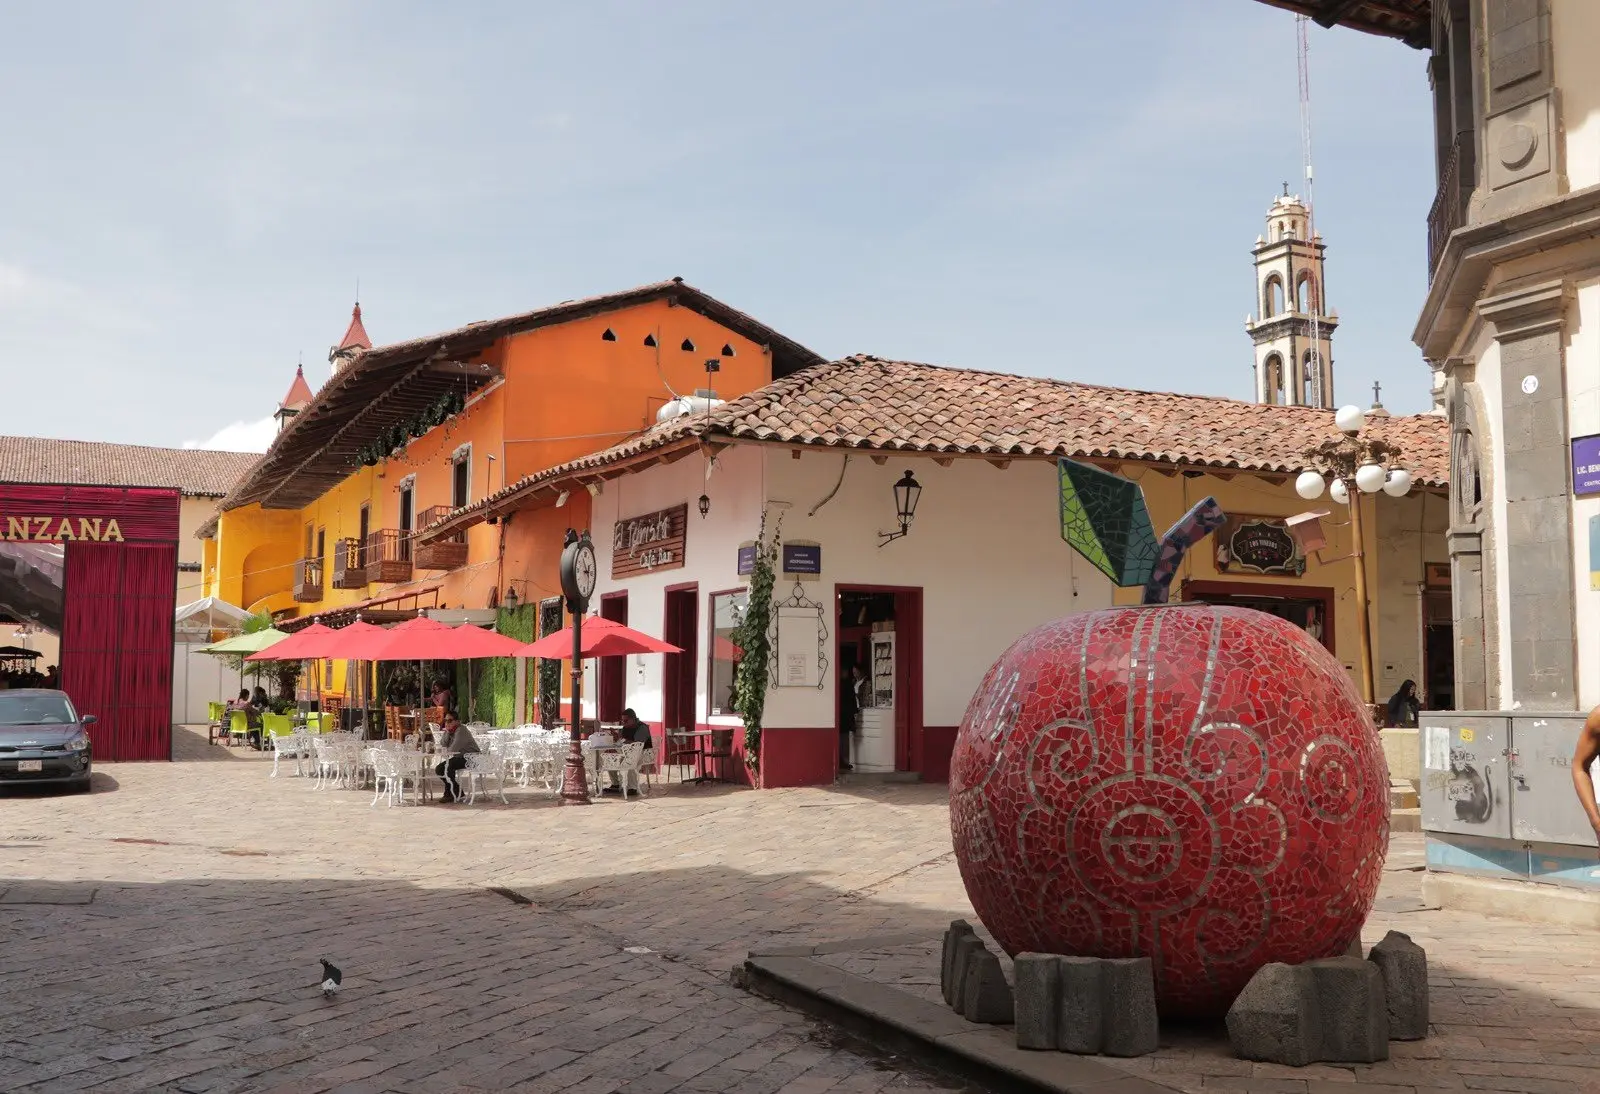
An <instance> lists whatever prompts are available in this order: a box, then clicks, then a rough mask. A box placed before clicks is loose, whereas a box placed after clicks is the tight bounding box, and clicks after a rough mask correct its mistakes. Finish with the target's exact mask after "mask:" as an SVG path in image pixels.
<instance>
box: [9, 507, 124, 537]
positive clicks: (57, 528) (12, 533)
mask: <svg viewBox="0 0 1600 1094" xmlns="http://www.w3.org/2000/svg"><path fill="white" fill-rule="evenodd" d="M0 540H5V541H6V542H8V543H21V542H26V543H73V542H77V541H80V540H81V541H86V542H89V543H121V542H123V538H122V525H121V524H120V523H118V521H117V518H116V517H112V518H110V519H109V520H108V519H106V518H104V517H60V516H32V515H30V516H16V517H14V516H11V515H10V514H6V515H4V516H0Z"/></svg>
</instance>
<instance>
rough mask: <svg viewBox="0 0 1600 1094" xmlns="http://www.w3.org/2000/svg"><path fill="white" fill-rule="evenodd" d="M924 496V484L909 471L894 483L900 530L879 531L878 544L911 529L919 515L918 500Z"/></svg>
mask: <svg viewBox="0 0 1600 1094" xmlns="http://www.w3.org/2000/svg"><path fill="white" fill-rule="evenodd" d="M921 498H922V484H921V483H919V482H918V481H917V479H916V476H915V475H913V474H912V473H911V472H909V471H907V472H906V473H905V474H904V475H902V476H901V477H900V481H899V482H897V483H895V484H894V514H895V517H896V518H897V519H898V520H899V521H900V530H899V531H898V532H879V533H878V546H879V547H882V546H883V545H884V544H886V543H889V542H892V541H893V540H897V539H899V538H900V537H901V536H904V535H905V534H906V533H908V532H910V531H911V522H912V520H913V519H915V518H916V515H917V502H918V501H919V500H920V499H921Z"/></svg>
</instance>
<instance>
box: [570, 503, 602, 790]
mask: <svg viewBox="0 0 1600 1094" xmlns="http://www.w3.org/2000/svg"><path fill="white" fill-rule="evenodd" d="M597 573H598V571H597V569H596V567H595V560H594V544H593V543H591V542H590V541H589V533H588V532H584V533H583V534H582V535H579V534H578V533H577V532H574V531H573V530H572V529H571V528H568V529H567V537H566V542H565V546H563V547H562V549H561V592H562V594H563V595H564V596H565V597H566V598H567V611H569V612H571V613H572V736H571V740H570V742H569V745H568V748H567V766H566V768H565V769H564V770H563V771H562V774H561V804H562V805H588V804H589V779H588V775H587V772H585V771H584V762H583V731H582V727H583V615H584V613H585V612H587V611H588V610H589V597H590V596H592V595H593V594H594V584H595V577H596V575H597Z"/></svg>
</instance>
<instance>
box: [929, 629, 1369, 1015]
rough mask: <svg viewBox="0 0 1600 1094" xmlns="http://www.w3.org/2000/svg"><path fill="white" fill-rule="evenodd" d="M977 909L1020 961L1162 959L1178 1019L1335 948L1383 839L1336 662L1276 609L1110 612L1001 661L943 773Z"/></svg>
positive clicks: (1360, 717) (1363, 729) (1355, 703)
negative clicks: (1267, 969) (1059, 956)
mask: <svg viewBox="0 0 1600 1094" xmlns="http://www.w3.org/2000/svg"><path fill="white" fill-rule="evenodd" d="M950 791H951V798H950V827H951V831H952V834H953V837H954V841H955V850H956V859H957V861H958V863H959V864H960V868H961V878H962V881H963V882H964V883H965V884H966V888H967V894H968V896H969V897H970V898H971V900H972V905H973V907H974V908H975V909H976V910H977V912H978V915H979V916H980V917H981V918H982V920H983V923H984V925H985V926H986V927H988V928H989V930H990V932H991V933H992V934H993V935H994V937H995V939H996V941H998V942H999V943H1000V944H1001V945H1002V946H1003V947H1005V949H1006V951H1007V952H1008V953H1011V954H1013V955H1015V954H1018V953H1024V952H1030V951H1031V952H1038V953H1065V954H1078V955H1083V956H1095V957H1132V956H1143V955H1148V956H1150V957H1151V958H1152V959H1153V961H1154V964H1155V970H1156V992H1157V999H1158V1002H1159V1004H1160V1007H1161V1011H1162V1013H1163V1014H1164V1015H1167V1016H1171V1017H1178V1016H1189V1017H1205V1016H1215V1015H1219V1014H1222V1013H1224V1012H1225V1011H1226V1009H1227V1007H1228V1005H1229V1004H1230V1003H1231V1002H1232V1001H1233V998H1234V997H1235V996H1236V995H1237V994H1238V992H1239V990H1240V989H1241V988H1243V987H1244V985H1245V983H1246V981H1248V980H1249V979H1250V977H1251V975H1252V974H1253V973H1254V972H1255V971H1256V970H1257V969H1259V968H1260V967H1261V966H1262V965H1264V964H1266V963H1268V962H1270V961H1287V962H1291V963H1294V962H1300V961H1308V960H1311V959H1314V958H1319V957H1330V956H1334V955H1337V954H1340V953H1343V952H1344V951H1345V949H1346V947H1347V946H1348V945H1349V943H1350V941H1351V940H1352V939H1353V938H1355V937H1356V935H1357V934H1358V933H1359V932H1360V930H1361V924H1362V922H1363V921H1364V920H1365V919H1366V916H1367V913H1368V912H1369V911H1370V910H1371V908H1372V902H1373V899H1374V897H1375V896H1376V894H1377V890H1378V882H1379V880H1380V877H1381V874H1382V870H1383V857H1384V848H1385V847H1386V845H1387V842H1388V834H1389V806H1388V797H1387V791H1388V774H1387V768H1386V767H1385V765H1384V760H1383V753H1382V750H1381V748H1380V746H1379V742H1378V736H1377V734H1376V732H1375V731H1374V730H1373V728H1372V723H1371V721H1370V720H1369V719H1368V718H1367V716H1366V715H1365V713H1364V710H1363V707H1362V704H1361V699H1360V696H1359V695H1358V694H1357V693H1356V690H1355V688H1354V686H1353V685H1352V684H1351V682H1350V678H1349V676H1348V674H1346V673H1345V671H1344V669H1343V667H1342V666H1341V665H1340V664H1339V662H1338V661H1336V660H1335V659H1334V658H1333V656H1332V655H1331V654H1329V653H1328V652H1327V651H1326V650H1325V649H1323V647H1322V646H1321V645H1319V644H1318V643H1317V642H1315V641H1314V640H1313V639H1311V638H1310V637H1309V636H1308V635H1307V634H1306V633H1305V632H1304V631H1302V630H1300V629H1299V628H1297V627H1295V626H1293V625H1292V624H1290V623H1288V622H1286V621H1284V620H1281V619H1278V618H1276V617H1275V616H1270V615H1266V614H1264V613H1261V612H1256V611H1250V610H1248V609H1243V608H1228V607H1217V606H1212V605H1203V604H1174V605H1162V606H1156V607H1138V608H1113V609H1109V610H1106V611H1100V612H1092V613H1085V614H1082V615H1075V616H1071V617H1069V618H1067V619H1062V620H1059V621H1057V622H1055V623H1050V624H1047V625H1045V626H1043V627H1040V628H1039V629H1037V630H1035V631H1033V632H1031V633H1030V634H1027V635H1025V636H1024V637H1023V638H1022V639H1020V640H1019V641H1018V642H1017V643H1016V644H1015V645H1013V646H1012V647H1011V648H1010V649H1009V650H1007V651H1006V653H1005V654H1004V655H1003V656H1002V657H1001V658H1000V660H999V662H997V663H996V664H995V666H994V667H993V668H992V669H990V670H989V674H988V675H987V676H986V677H985V678H984V682H983V685H982V686H981V687H980V688H979V689H978V692H977V694H976V695H975V696H974V697H973V700H972V703H971V705H970V706H969V707H968V709H967V713H966V717H965V718H964V719H963V721H962V724H961V730H960V733H959V735H958V737H957V739H956V746H955V754H954V756H953V757H952V760H951V767H950Z"/></svg>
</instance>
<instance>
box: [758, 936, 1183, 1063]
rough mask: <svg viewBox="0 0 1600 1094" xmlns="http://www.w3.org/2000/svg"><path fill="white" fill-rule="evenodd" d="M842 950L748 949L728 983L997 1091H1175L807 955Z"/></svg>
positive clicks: (835, 947)
mask: <svg viewBox="0 0 1600 1094" xmlns="http://www.w3.org/2000/svg"><path fill="white" fill-rule="evenodd" d="M845 948H846V947H845V946H843V945H842V944H841V945H837V946H823V947H817V948H816V949H813V948H811V947H806V946H787V947H780V948H775V949H770V950H765V951H757V952H753V953H751V954H750V956H749V957H748V958H747V959H746V960H745V963H744V964H743V965H742V966H740V967H738V968H736V969H735V970H734V977H733V979H734V983H736V984H737V985H738V986H740V987H742V988H744V989H745V990H746V991H750V992H754V993H755V994H757V995H762V996H765V997H766V998H768V999H771V1000H773V1001H774V1002H778V1003H782V1004H783V1005H785V1006H788V1007H793V1008H794V1009H796V1010H801V1011H804V1012H806V1013H807V1014H810V1015H812V1016H813V1017H816V1018H820V1019H822V1020H824V1021H826V1022H829V1023H832V1024H833V1025H836V1026H839V1027H840V1028H842V1029H844V1030H847V1031H848V1032H850V1033H853V1034H855V1035H856V1036H858V1037H861V1038H862V1039H863V1040H866V1041H868V1042H870V1043H872V1044H875V1045H877V1046H879V1047H881V1048H884V1049H887V1050H888V1051H891V1052H896V1053H899V1054H900V1055H902V1056H906V1057H909V1058H910V1059H914V1060H917V1061H918V1062H920V1063H923V1064H925V1065H927V1066H929V1067H933V1068H937V1069H938V1070H940V1071H945V1072H948V1073H950V1074H952V1075H958V1076H961V1077H962V1078H966V1079H971V1080H973V1081H975V1082H980V1083H983V1084H985V1085H986V1086H989V1087H991V1088H993V1089H995V1090H1005V1091H1029V1092H1044V1094H1173V1091H1174V1089H1175V1088H1173V1087H1170V1086H1164V1085H1162V1084H1160V1083H1155V1082H1151V1081H1150V1080H1149V1079H1145V1078H1141V1077H1140V1076H1137V1075H1132V1074H1129V1073H1128V1072H1126V1071H1122V1070H1120V1069H1119V1068H1115V1067H1112V1066H1110V1065H1109V1064H1103V1063H1101V1062H1099V1061H1098V1060H1095V1059H1093V1058H1090V1057H1086V1056H1074V1055H1071V1054H1069V1053H1063V1052H1028V1051H1025V1050H1023V1049H1019V1048H1017V1047H1016V1044H1015V1043H1014V1041H1013V1039H1012V1034H1011V1029H1010V1027H1009V1026H1005V1027H1001V1026H979V1025H974V1024H973V1023H971V1022H968V1021H967V1020H966V1019H964V1018H962V1017H961V1016H960V1015H958V1014H956V1013H955V1012H954V1011H952V1010H950V1009H949V1008H948V1007H942V1006H940V1005H938V1004H937V1003H932V1002H928V1001H926V1000H923V999H919V998H917V997H916V996H914V995H911V994H910V993H908V992H903V991H900V990H899V989H897V988H891V987H888V986H886V985H883V984H875V983H873V982H872V981H870V980H866V979H864V978H862V977H859V976H856V975H854V974H853V973H848V972H845V971H844V970H842V969H837V968H834V967H833V966H831V965H824V964H823V963H822V962H820V961H817V960H815V959H814V957H813V956H811V955H813V954H815V953H817V952H820V951H824V950H825V951H828V952H838V951H839V950H842V949H845Z"/></svg>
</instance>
